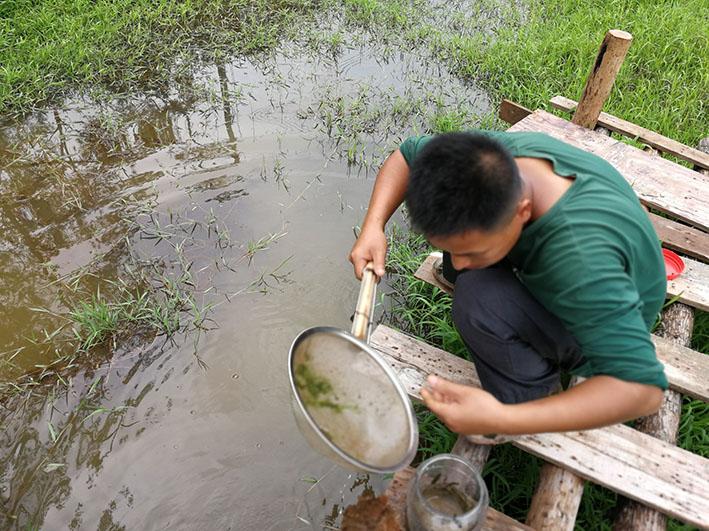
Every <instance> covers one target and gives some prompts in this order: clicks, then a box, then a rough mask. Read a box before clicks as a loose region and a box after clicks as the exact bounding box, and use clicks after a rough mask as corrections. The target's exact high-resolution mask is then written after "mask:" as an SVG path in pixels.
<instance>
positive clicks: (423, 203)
mask: <svg viewBox="0 0 709 531" xmlns="http://www.w3.org/2000/svg"><path fill="white" fill-rule="evenodd" d="M406 205H407V208H408V211H409V215H410V216H411V221H412V223H413V226H414V228H416V229H417V230H419V231H421V232H422V233H423V234H425V235H426V237H427V238H428V239H429V241H430V242H431V243H432V244H433V245H435V246H437V247H440V248H441V249H444V250H446V251H448V252H450V253H451V258H452V260H453V266H454V267H455V268H456V269H466V268H480V267H487V266H489V265H492V264H494V263H495V262H498V261H499V260H501V259H502V258H503V257H504V256H505V255H507V253H508V252H509V251H510V249H511V248H512V247H513V246H514V244H515V243H516V242H517V240H518V239H519V235H520V233H521V231H522V227H523V226H524V224H525V223H526V222H527V221H528V220H529V217H530V215H531V202H530V200H529V199H528V198H525V197H524V194H523V182H522V180H521V178H520V176H519V172H518V170H517V165H516V164H515V161H514V159H513V158H512V156H511V155H510V154H509V153H508V152H507V151H506V150H505V148H504V147H503V146H502V145H500V144H499V143H498V142H495V141H494V140H491V139H490V138H487V137H485V136H482V135H476V134H472V133H447V134H443V135H439V136H436V137H434V138H432V139H431V140H430V141H429V142H428V144H426V146H424V148H423V149H422V150H421V152H420V153H419V154H418V156H417V157H416V159H415V160H414V162H413V164H412V166H411V174H410V181H409V187H408V190H407V193H406Z"/></svg>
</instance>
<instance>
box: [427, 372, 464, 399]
mask: <svg viewBox="0 0 709 531" xmlns="http://www.w3.org/2000/svg"><path fill="white" fill-rule="evenodd" d="M426 383H428V386H429V387H430V389H431V391H435V392H437V393H440V394H442V395H445V396H447V397H449V398H451V399H457V398H458V397H461V396H463V394H464V393H465V390H466V386H464V385H460V384H457V383H453V382H449V381H448V380H446V379H445V378H441V377H440V376H434V375H433V374H431V375H429V377H428V378H427V379H426Z"/></svg>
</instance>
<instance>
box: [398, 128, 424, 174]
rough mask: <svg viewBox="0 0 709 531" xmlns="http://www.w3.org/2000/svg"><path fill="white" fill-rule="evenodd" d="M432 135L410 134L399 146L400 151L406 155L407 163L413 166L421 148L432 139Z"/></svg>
mask: <svg viewBox="0 0 709 531" xmlns="http://www.w3.org/2000/svg"><path fill="white" fill-rule="evenodd" d="M431 138H432V137H431V135H419V136H410V137H409V138H407V139H406V140H404V141H403V142H402V143H401V145H400V146H399V151H401V154H402V155H403V156H404V159H405V160H406V164H408V165H409V166H411V164H412V163H413V162H414V159H415V158H416V155H417V154H418V152H419V150H420V149H421V148H422V147H423V146H425V145H426V143H427V142H428V141H429V140H430V139H431Z"/></svg>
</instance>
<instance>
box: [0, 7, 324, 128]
mask: <svg viewBox="0 0 709 531" xmlns="http://www.w3.org/2000/svg"><path fill="white" fill-rule="evenodd" d="M315 6H316V2H314V1H309V0H274V1H272V0H256V1H251V0H232V1H229V2H227V1H222V0H191V1H184V2H182V1H180V2H178V1H172V0H138V1H133V0H103V1H99V2H95V1H93V0H38V1H34V0H4V1H3V2H0V114H2V113H7V112H11V111H24V110H29V109H31V108H32V107H35V106H38V105H40V104H43V103H47V102H48V101H51V100H52V99H53V98H55V97H57V96H60V95H63V94H65V93H67V92H68V91H69V90H76V89H78V90H85V89H96V88H98V87H104V88H107V89H109V90H111V91H112V92H114V93H121V92H129V91H132V90H136V89H137V88H140V89H141V90H146V89H148V90H150V89H160V88H164V87H166V86H167V85H168V84H172V83H174V81H175V80H178V81H179V79H180V78H189V77H190V76H191V72H192V70H193V68H194V61H195V60H196V59H198V58H201V59H207V58H210V57H211V58H214V57H217V58H218V57H224V56H225V55H226V54H229V53H232V52H239V53H242V54H243V53H250V52H254V51H258V50H264V49H268V48H271V47H273V46H275V45H276V44H277V43H278V42H280V39H281V38H282V37H283V36H284V34H288V33H289V32H293V31H295V30H296V28H298V25H297V24H295V23H294V20H295V19H296V17H298V18H302V17H303V16H304V15H305V14H307V13H309V12H312V10H313V8H314V7H315Z"/></svg>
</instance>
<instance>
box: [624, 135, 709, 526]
mask: <svg viewBox="0 0 709 531" xmlns="http://www.w3.org/2000/svg"><path fill="white" fill-rule="evenodd" d="M698 147H699V149H700V150H701V151H703V152H705V153H709V138H705V139H703V140H702V141H701V142H700V143H699V146H698ZM645 150H646V151H650V152H653V151H654V150H652V149H651V148H646V149H645ZM694 169H695V170H697V171H699V172H701V173H703V174H705V175H709V170H706V169H701V168H699V167H696V166H695V168H694ZM693 327H694V310H692V308H690V307H689V306H686V305H684V304H680V303H675V304H673V305H672V306H670V307H669V308H667V309H666V310H665V311H664V312H662V321H661V329H660V335H662V336H663V337H666V338H668V339H669V340H671V341H672V342H673V343H677V344H678V345H682V346H685V347H687V346H689V344H690V343H691V341H692V329H693ZM681 413H682V395H680V394H679V393H677V392H675V391H672V390H667V391H665V397H664V400H663V401H662V407H661V408H660V411H658V412H657V413H656V414H655V415H649V416H647V417H642V418H640V419H638V420H637V421H636V423H635V429H637V430H639V431H642V432H643V433H647V434H649V435H652V436H653V437H657V438H658V439H661V440H663V441H665V442H668V443H671V444H676V443H677V431H678V429H679V421H680V415H681ZM666 528H667V517H666V516H665V515H664V514H662V513H660V512H658V511H655V510H654V509H650V508H649V507H646V506H644V505H642V504H640V503H637V502H635V501H632V500H628V501H627V503H626V504H625V505H624V506H623V508H622V509H621V511H620V513H619V514H618V517H617V518H616V520H615V522H614V523H613V529H614V530H617V531H626V530H628V531H645V530H647V531H660V530H664V529H666Z"/></svg>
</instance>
